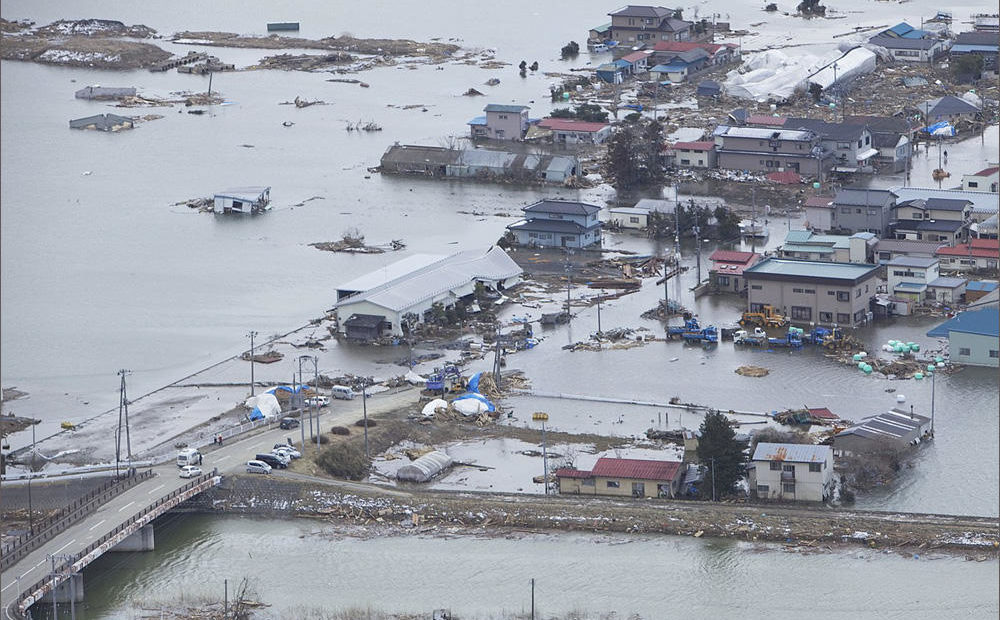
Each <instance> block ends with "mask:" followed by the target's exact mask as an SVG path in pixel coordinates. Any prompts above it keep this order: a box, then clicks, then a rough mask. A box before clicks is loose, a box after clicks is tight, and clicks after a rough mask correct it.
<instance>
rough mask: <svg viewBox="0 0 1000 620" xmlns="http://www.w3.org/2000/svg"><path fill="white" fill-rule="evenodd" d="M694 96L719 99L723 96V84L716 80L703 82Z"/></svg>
mask: <svg viewBox="0 0 1000 620" xmlns="http://www.w3.org/2000/svg"><path fill="white" fill-rule="evenodd" d="M694 94H695V95H697V96H699V97H718V96H720V95H721V94H722V84H719V83H718V82H716V81H715V80H702V81H701V82H700V83H699V84H698V88H697V89H695V91H694Z"/></svg>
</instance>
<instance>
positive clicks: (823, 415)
mask: <svg viewBox="0 0 1000 620" xmlns="http://www.w3.org/2000/svg"><path fill="white" fill-rule="evenodd" d="M808 411H809V414H810V415H812V417H814V418H820V419H825V420H839V419H840V416H838V415H834V413H833V412H832V411H830V410H829V409H827V408H826V407H815V408H814V407H809V409H808Z"/></svg>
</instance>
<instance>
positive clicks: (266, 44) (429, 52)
mask: <svg viewBox="0 0 1000 620" xmlns="http://www.w3.org/2000/svg"><path fill="white" fill-rule="evenodd" d="M172 40H174V41H177V42H181V41H184V42H197V43H198V44H199V45H211V46H216V47H244V48H255V49H314V50H331V51H340V52H351V53H355V54H366V55H372V56H385V55H388V56H430V57H432V58H446V57H448V56H451V55H452V54H454V53H455V52H457V51H458V49H459V47H458V46H457V45H454V44H452V43H435V42H431V43H422V42H420V41H412V40H410V39H357V38H354V37H352V36H350V35H343V36H340V37H325V38H323V39H318V40H317V39H302V38H299V37H281V36H278V35H276V34H273V35H271V36H266V37H262V36H247V35H239V34H236V33H233V32H198V31H184V32H178V33H177V34H175V35H174V36H173V37H172Z"/></svg>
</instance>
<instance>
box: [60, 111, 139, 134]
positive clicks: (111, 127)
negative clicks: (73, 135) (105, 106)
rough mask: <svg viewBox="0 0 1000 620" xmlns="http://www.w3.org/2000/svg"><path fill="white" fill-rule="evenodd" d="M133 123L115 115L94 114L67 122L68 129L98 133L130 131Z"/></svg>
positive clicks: (133, 125) (125, 117)
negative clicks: (96, 131)
mask: <svg viewBox="0 0 1000 620" xmlns="http://www.w3.org/2000/svg"><path fill="white" fill-rule="evenodd" d="M133 127H135V123H133V122H132V119H131V118H128V117H127V116H118V115H117V114H95V115H94V116H87V117H85V118H78V119H74V120H71V121H70V122H69V128H70V129H96V130H98V131H121V130H122V129H132V128H133Z"/></svg>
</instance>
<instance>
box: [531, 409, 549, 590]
mask: <svg viewBox="0 0 1000 620" xmlns="http://www.w3.org/2000/svg"><path fill="white" fill-rule="evenodd" d="M531 419H532V420H535V421H536V422H541V423H542V467H543V472H544V474H545V477H544V479H543V480H544V483H545V494H546V495H548V494H549V456H548V452H547V451H546V449H545V421H546V420H548V419H549V414H547V413H544V412H542V411H536V412H535V413H533V414H531ZM532 585H534V580H532Z"/></svg>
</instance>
